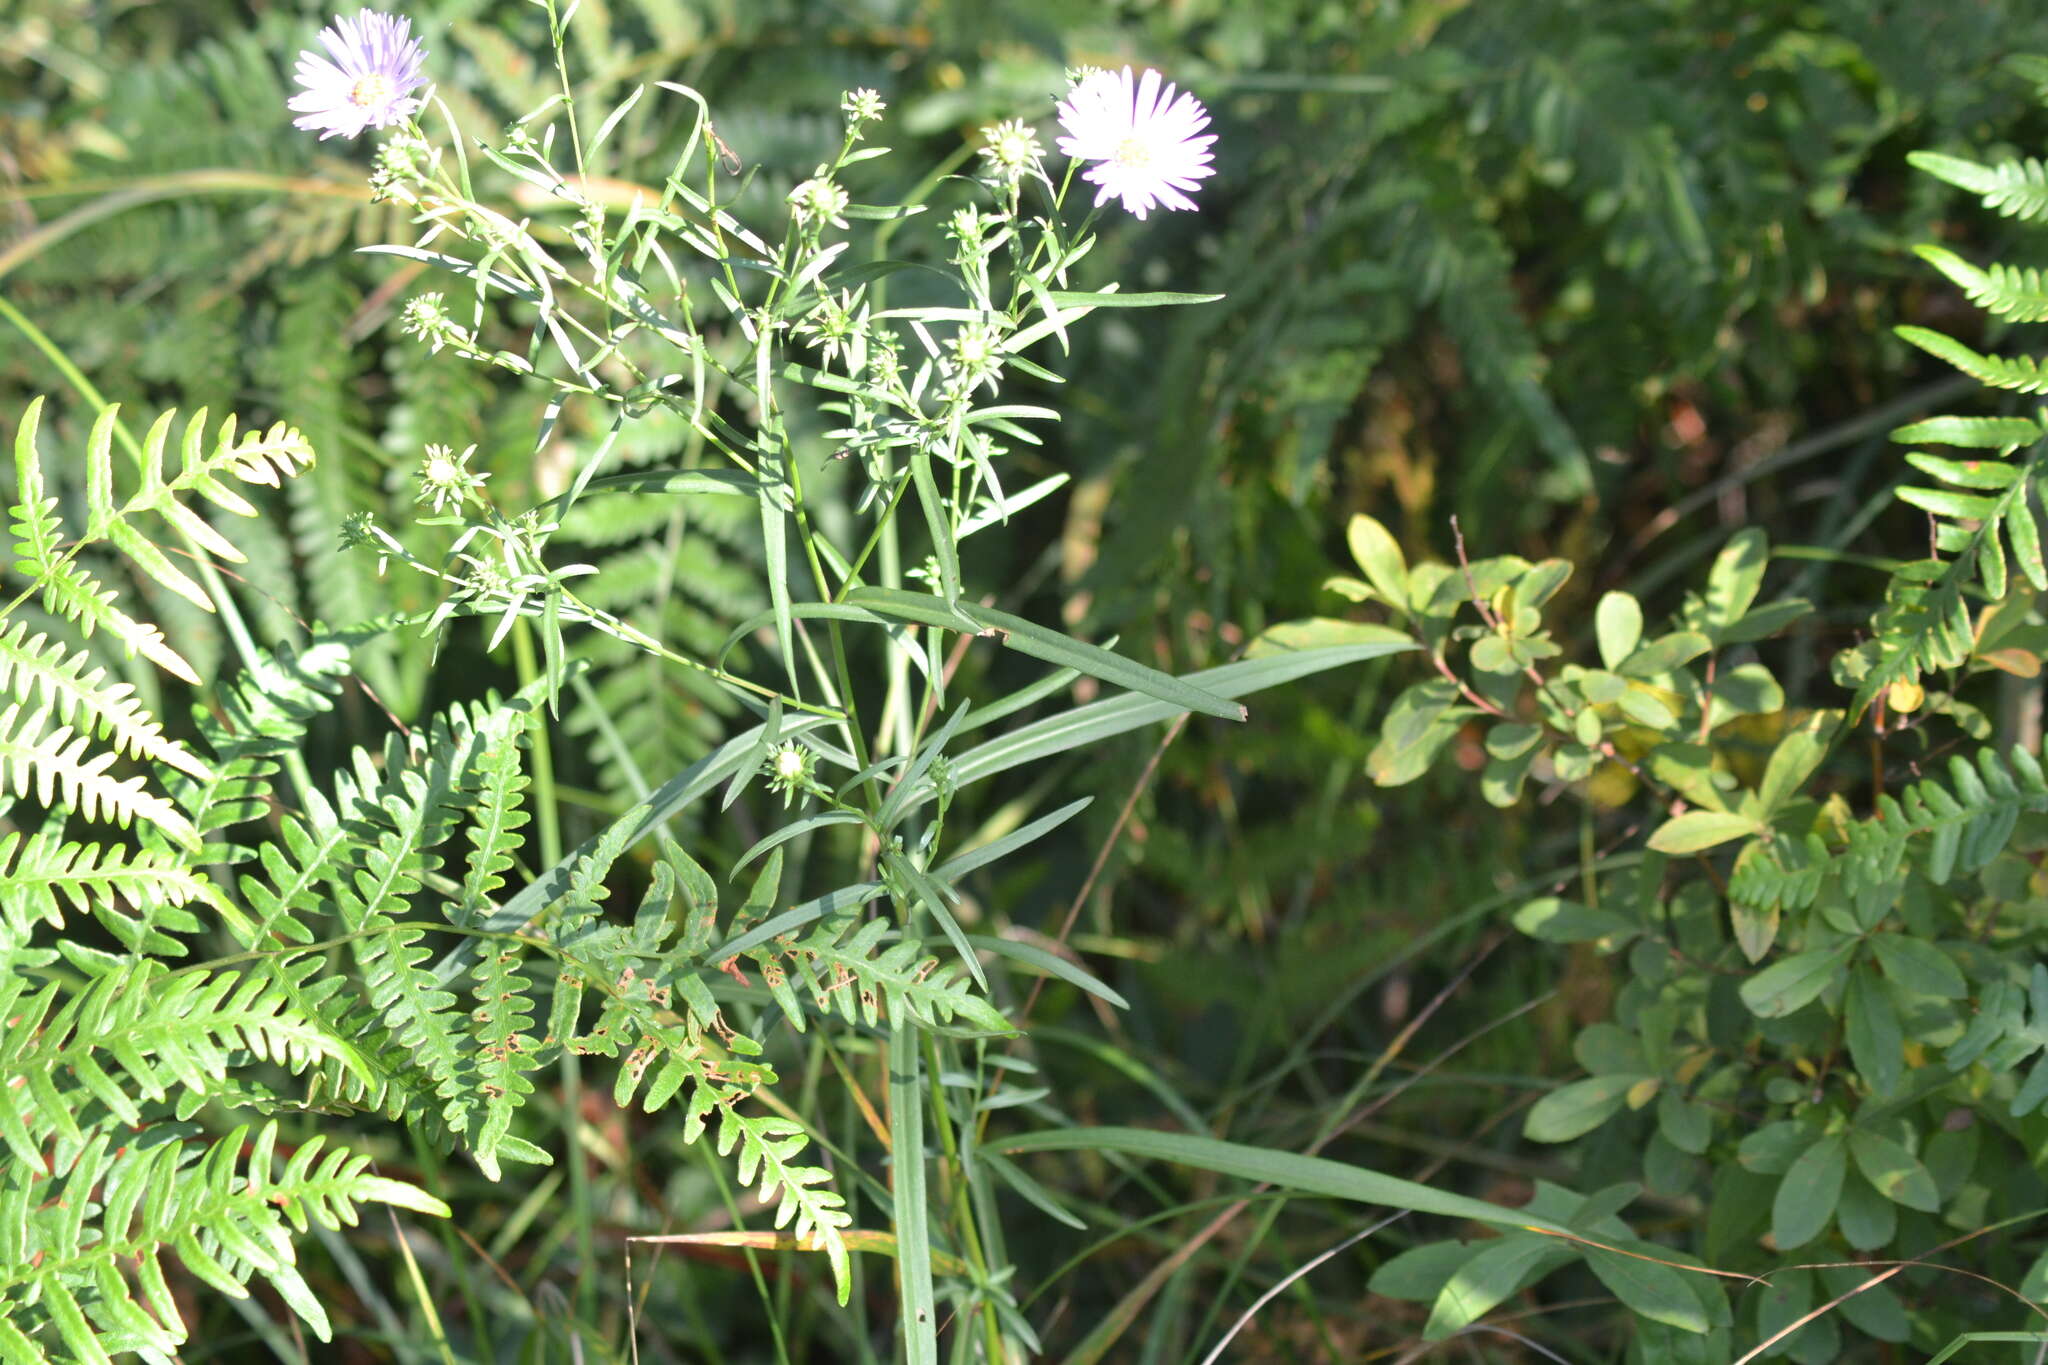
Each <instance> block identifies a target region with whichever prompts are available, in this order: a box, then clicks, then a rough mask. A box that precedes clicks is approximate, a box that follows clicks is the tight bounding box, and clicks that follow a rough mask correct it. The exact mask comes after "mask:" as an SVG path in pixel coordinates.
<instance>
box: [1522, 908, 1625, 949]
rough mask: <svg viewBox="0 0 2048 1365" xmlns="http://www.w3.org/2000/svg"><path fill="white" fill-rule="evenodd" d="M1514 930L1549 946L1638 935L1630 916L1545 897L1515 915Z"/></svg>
mask: <svg viewBox="0 0 2048 1365" xmlns="http://www.w3.org/2000/svg"><path fill="white" fill-rule="evenodd" d="M1514 924H1515V927H1516V928H1517V929H1519V930H1521V931H1522V932H1523V933H1525V934H1527V935H1528V936H1529V937H1531V938H1537V939H1542V940H1543V941H1544V942H1546V943H1586V942H1590V941H1592V940H1594V939H1602V938H1607V937H1610V936H1620V935H1629V936H1631V937H1632V936H1633V935H1634V934H1635V933H1636V930H1637V927H1638V926H1637V925H1636V923H1635V921H1634V920H1631V919H1630V918H1629V917H1628V916H1626V915H1623V914H1619V913H1617V912H1616V911H1613V910H1598V909H1595V908H1593V907H1592V906H1590V905H1581V904H1579V903H1578V902H1577V901H1568V900H1560V899H1558V898H1557V897H1556V896H1545V897H1543V898H1542V899H1540V900H1533V901H1530V902H1529V903H1528V904H1527V905H1524V906H1523V907H1522V908H1521V909H1519V910H1517V911H1516V912H1515V917H1514Z"/></svg>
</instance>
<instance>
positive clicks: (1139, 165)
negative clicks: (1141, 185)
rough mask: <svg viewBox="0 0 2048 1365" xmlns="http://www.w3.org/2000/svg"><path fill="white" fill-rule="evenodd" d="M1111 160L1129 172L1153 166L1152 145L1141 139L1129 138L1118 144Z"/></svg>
mask: <svg viewBox="0 0 2048 1365" xmlns="http://www.w3.org/2000/svg"><path fill="white" fill-rule="evenodd" d="M1110 160H1111V161H1114V162H1115V163H1116V164H1117V165H1119V166H1122V167H1125V168H1126V169H1129V170H1134V171H1135V170H1142V169H1144V168H1145V167H1147V166H1149V165H1151V164H1152V144H1151V143H1149V142H1147V141H1146V140H1145V139H1144V138H1141V137H1127V138H1125V139H1124V140H1123V141H1122V142H1119V143H1118V144H1117V146H1116V155H1115V156H1113V157H1111V158H1110Z"/></svg>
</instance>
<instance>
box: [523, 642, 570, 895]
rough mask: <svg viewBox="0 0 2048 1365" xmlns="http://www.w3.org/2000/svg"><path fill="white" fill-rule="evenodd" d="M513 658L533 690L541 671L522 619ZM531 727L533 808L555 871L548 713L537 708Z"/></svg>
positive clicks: (558, 821)
mask: <svg viewBox="0 0 2048 1365" xmlns="http://www.w3.org/2000/svg"><path fill="white" fill-rule="evenodd" d="M512 658H513V661H514V665H515V666H516V667H517V668H518V670H519V686H520V687H521V688H522V689H523V688H526V687H529V686H531V685H532V684H533V682H534V680H535V679H536V678H538V677H539V676H540V668H539V665H538V663H537V661H536V660H535V659H534V657H533V632H532V630H531V629H530V628H529V627H528V625H527V622H526V618H525V617H523V616H522V617H520V618H519V621H518V623H517V624H516V625H514V626H513V627H512ZM528 725H529V728H530V729H531V730H532V732H533V807H534V811H535V813H536V814H537V815H538V817H539V820H540V860H541V863H542V864H543V865H544V866H547V867H553V866H554V865H555V864H557V863H559V862H561V861H562V815H561V811H560V810H559V809H558V807H557V805H556V802H555V761H554V752H553V749H552V747H551V746H550V744H549V742H548V721H547V711H546V710H545V709H544V708H540V707H536V708H534V712H533V719H532V720H531V721H530V722H528Z"/></svg>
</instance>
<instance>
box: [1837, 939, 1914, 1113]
mask: <svg viewBox="0 0 2048 1365" xmlns="http://www.w3.org/2000/svg"><path fill="white" fill-rule="evenodd" d="M1842 1020H1843V1027H1844V1031H1845V1033H1846V1036H1847V1038H1848V1043H1849V1058H1850V1060H1851V1061H1853V1062H1854V1063H1855V1064H1856V1071H1857V1073H1858V1074H1859V1075H1861V1076H1862V1077H1863V1079H1864V1080H1865V1081H1867V1082H1868V1083H1869V1085H1870V1089H1871V1093H1872V1094H1874V1095H1889V1094H1891V1093H1892V1091H1894V1090H1896V1089H1897V1088H1898V1084H1899V1077H1900V1076H1901V1075H1903V1074H1904V1071H1905V1033H1904V1030H1903V1029H1902V1028H1901V1027H1900V1024H1899V1012H1898V1010H1897V1008H1896V1007H1894V1006H1893V1004H1892V995H1891V992H1890V991H1889V990H1887V989H1886V988H1885V986H1884V984H1883V983H1882V982H1880V981H1878V980H1877V979H1876V978H1874V977H1873V976H1872V975H1871V974H1870V973H1869V972H1868V971H1865V970H1863V969H1862V968H1860V967H1859V968H1855V969H1852V970H1851V971H1850V973H1849V985H1848V988H1847V990H1846V991H1845V992H1844V993H1843V996H1842Z"/></svg>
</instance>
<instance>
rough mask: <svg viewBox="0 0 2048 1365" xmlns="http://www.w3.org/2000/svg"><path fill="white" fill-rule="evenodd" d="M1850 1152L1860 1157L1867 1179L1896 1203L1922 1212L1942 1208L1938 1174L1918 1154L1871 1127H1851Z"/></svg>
mask: <svg viewBox="0 0 2048 1365" xmlns="http://www.w3.org/2000/svg"><path fill="white" fill-rule="evenodd" d="M1849 1154H1850V1155H1851V1156H1853V1157H1855V1158H1856V1169H1857V1170H1859V1171H1861V1172H1863V1177H1864V1179H1866V1180H1868V1181H1869V1182H1870V1183H1871V1185H1872V1186H1873V1187H1875V1188H1876V1190H1877V1192H1878V1193H1879V1194H1881V1195H1883V1196H1884V1197H1885V1198H1887V1199H1889V1200H1891V1201H1892V1202H1893V1203H1894V1204H1903V1205H1905V1206H1906V1207H1907V1208H1909V1209H1918V1210H1920V1212H1922V1213H1934V1212H1936V1211H1937V1210H1939V1209H1940V1208H1941V1196H1940V1195H1939V1194H1937V1193H1936V1192H1935V1188H1934V1177H1933V1176H1931V1175H1929V1174H1928V1173H1927V1168H1926V1167H1925V1166H1923V1165H1921V1164H1920V1159H1919V1158H1918V1157H1916V1156H1914V1155H1913V1154H1912V1153H1911V1152H1909V1151H1907V1150H1906V1149H1905V1148H1904V1147H1901V1146H1900V1145H1899V1144H1898V1143H1896V1142H1894V1141H1892V1140H1891V1139H1890V1138H1888V1137H1884V1136H1881V1135H1880V1134H1877V1133H1874V1132H1871V1131H1870V1130H1869V1129H1867V1128H1851V1129H1850V1130H1849Z"/></svg>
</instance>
